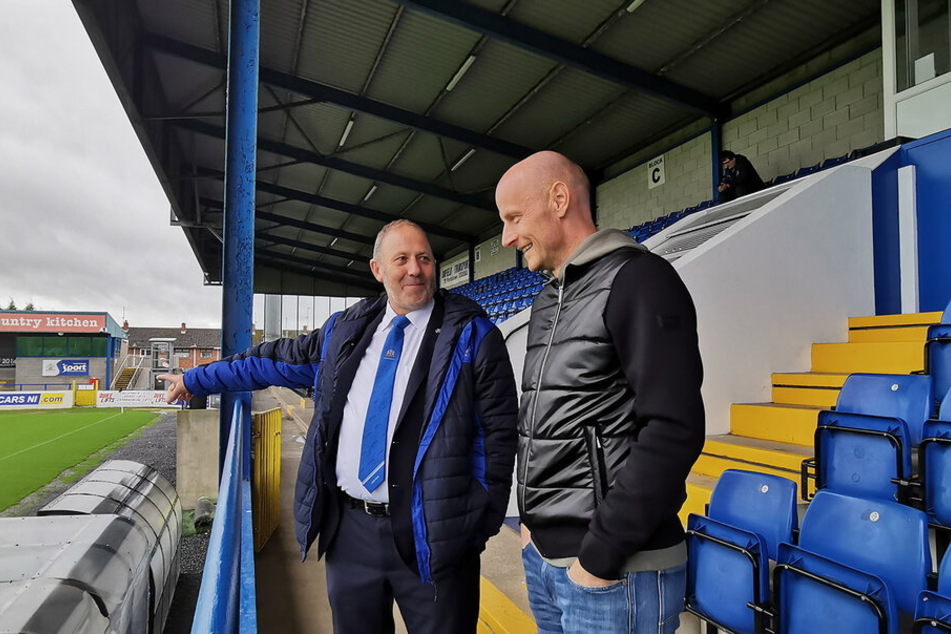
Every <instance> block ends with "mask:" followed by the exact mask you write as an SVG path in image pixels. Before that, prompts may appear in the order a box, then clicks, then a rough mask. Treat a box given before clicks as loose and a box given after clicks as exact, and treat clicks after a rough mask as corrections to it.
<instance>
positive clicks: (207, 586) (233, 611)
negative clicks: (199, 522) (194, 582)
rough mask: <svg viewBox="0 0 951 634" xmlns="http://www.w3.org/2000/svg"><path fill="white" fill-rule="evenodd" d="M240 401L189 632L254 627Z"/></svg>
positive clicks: (246, 456)
mask: <svg viewBox="0 0 951 634" xmlns="http://www.w3.org/2000/svg"><path fill="white" fill-rule="evenodd" d="M245 424H246V423H245V422H244V417H243V416H242V403H241V401H238V402H237V403H235V407H234V414H233V416H232V417H231V431H230V439H229V442H228V450H227V453H226V454H225V461H224V469H223V471H222V473H221V485H220V487H219V489H218V508H217V509H216V511H215V521H214V523H213V524H212V526H211V538H210V539H209V542H208V552H207V554H206V555H205V569H204V571H203V572H202V577H201V589H200V590H199V592H198V603H197V605H196V606H195V618H194V620H193V621H192V634H211V633H221V634H233V633H234V632H241V633H242V634H244V633H248V634H251V633H254V632H257V608H256V607H255V584H254V536H253V532H252V523H251V482H250V475H249V474H250V465H246V464H243V463H244V462H245V461H250V456H249V452H246V451H245V450H244V449H245V447H244V445H245V443H246V442H247V440H248V435H247V434H246V432H247V431H248V430H246V429H244V426H245Z"/></svg>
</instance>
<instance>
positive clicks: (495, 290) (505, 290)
mask: <svg viewBox="0 0 951 634" xmlns="http://www.w3.org/2000/svg"><path fill="white" fill-rule="evenodd" d="M544 285H545V278H544V277H542V275H541V274H540V273H533V272H531V271H529V270H528V269H518V268H514V267H513V268H510V269H506V270H504V271H501V272H499V273H496V274H495V275H490V276H488V277H484V278H482V279H479V280H475V281H474V282H469V283H467V284H463V285H461V286H457V287H455V288H453V289H452V290H453V292H454V293H459V294H461V295H465V296H466V297H468V298H469V299H472V300H474V301H476V302H478V303H479V304H480V305H481V306H482V307H483V308H484V309H485V312H486V313H487V314H488V315H489V318H490V319H491V320H492V321H493V322H494V323H499V322H502V321H505V320H506V319H508V318H509V317H511V316H512V315H514V314H516V313H518V312H520V311H522V310H524V309H526V308H528V307H529V306H531V305H532V300H533V299H535V296H536V295H538V293H539V291H541V290H542V286H544Z"/></svg>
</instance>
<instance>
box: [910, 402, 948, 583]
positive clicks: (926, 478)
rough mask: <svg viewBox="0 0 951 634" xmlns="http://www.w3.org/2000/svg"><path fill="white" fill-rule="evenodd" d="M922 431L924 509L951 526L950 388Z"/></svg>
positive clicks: (932, 518) (937, 522) (936, 522)
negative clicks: (937, 417)
mask: <svg viewBox="0 0 951 634" xmlns="http://www.w3.org/2000/svg"><path fill="white" fill-rule="evenodd" d="M922 435H923V436H924V438H922V440H921V447H920V448H919V449H918V467H919V471H920V478H919V481H920V483H921V488H922V499H923V500H924V511H925V513H927V514H928V519H929V520H930V521H931V523H932V524H934V525H935V526H939V527H941V528H944V529H948V530H951V392H948V394H947V395H946V396H945V398H944V401H943V402H942V403H941V408H940V410H939V420H929V421H928V422H926V423H925V425H924V430H923V432H922ZM949 576H951V574H949ZM948 587H949V589H951V579H948ZM948 596H949V597H951V593H949V594H948Z"/></svg>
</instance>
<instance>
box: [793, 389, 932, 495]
mask: <svg viewBox="0 0 951 634" xmlns="http://www.w3.org/2000/svg"><path fill="white" fill-rule="evenodd" d="M930 411H931V377H929V376H926V375H899V374H853V375H851V376H849V378H848V379H846V381H845V384H844V385H843V386H842V390H841V391H840V392H839V398H838V400H837V401H836V408H835V410H825V411H822V412H820V413H819V424H818V426H817V427H816V433H815V458H814V459H813V460H806V461H804V462H803V479H804V481H805V479H806V478H807V477H810V474H809V473H808V471H809V469H810V468H811V467H813V466H814V467H815V478H816V489H817V490H823V489H829V490H834V491H839V492H841V493H846V494H849V495H860V496H866V497H880V498H885V499H890V500H894V499H904V497H905V494H906V492H907V491H906V489H907V484H908V483H909V481H910V479H911V477H912V475H913V473H912V464H911V463H912V460H911V457H912V448H913V447H916V446H918V444H919V443H920V442H921V434H922V427H923V425H924V422H925V421H926V420H927V419H928V418H929V414H930Z"/></svg>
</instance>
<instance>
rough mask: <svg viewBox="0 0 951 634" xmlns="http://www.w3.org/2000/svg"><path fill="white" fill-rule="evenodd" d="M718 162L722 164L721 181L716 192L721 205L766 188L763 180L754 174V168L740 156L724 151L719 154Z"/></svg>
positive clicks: (747, 160) (746, 159)
mask: <svg viewBox="0 0 951 634" xmlns="http://www.w3.org/2000/svg"><path fill="white" fill-rule="evenodd" d="M720 162H721V163H722V164H723V180H721V181H720V185H719V187H717V191H719V192H720V202H721V203H725V202H727V201H729V200H733V199H735V198H739V197H740V196H746V195H747V194H752V193H753V192H758V191H759V190H761V189H763V188H764V187H766V185H764V184H763V179H762V178H760V177H759V174H757V173H756V168H755V167H753V164H752V163H750V160H749V159H748V158H746V157H745V156H743V155H742V154H734V153H733V152H730V151H729V150H724V151H723V152H720Z"/></svg>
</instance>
